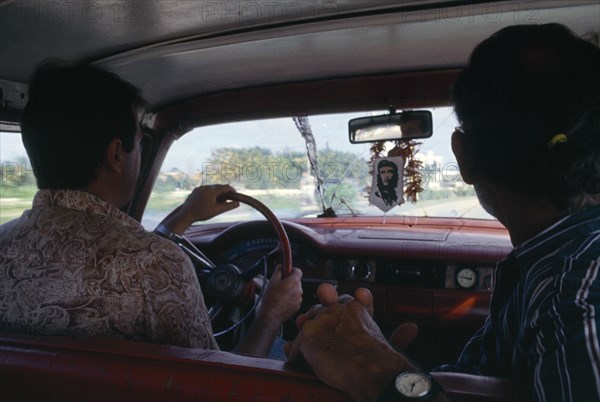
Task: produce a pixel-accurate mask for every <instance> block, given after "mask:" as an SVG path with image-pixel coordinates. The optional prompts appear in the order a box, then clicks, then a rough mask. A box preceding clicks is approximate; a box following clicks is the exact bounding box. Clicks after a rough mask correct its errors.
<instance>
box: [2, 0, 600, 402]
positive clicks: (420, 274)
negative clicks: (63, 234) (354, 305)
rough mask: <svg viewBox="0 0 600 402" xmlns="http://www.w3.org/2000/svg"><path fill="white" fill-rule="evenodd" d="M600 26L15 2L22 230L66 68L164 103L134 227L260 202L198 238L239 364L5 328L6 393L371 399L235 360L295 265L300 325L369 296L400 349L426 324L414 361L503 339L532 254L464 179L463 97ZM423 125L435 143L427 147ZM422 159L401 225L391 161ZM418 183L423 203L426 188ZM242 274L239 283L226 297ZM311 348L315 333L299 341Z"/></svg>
mask: <svg viewBox="0 0 600 402" xmlns="http://www.w3.org/2000/svg"><path fill="white" fill-rule="evenodd" d="M599 16H600V3H598V1H597V0H591V1H590V0H587V1H586V0H576V1H557V0H549V1H545V0H543V1H536V2H523V1H453V0H448V1H437V0H426V1H411V0H398V1H389V0H369V1H367V0H364V1H355V0H309V1H278V2H272V1H262V0H259V1H205V0H200V1H171V0H156V1H140V0H111V1H102V2H84V1H69V2H61V1H54V0H34V1H0V90H1V91H0V132H1V134H0V141H1V142H0V162H1V164H2V184H1V186H0V223H5V222H7V221H9V220H11V219H14V218H17V217H19V216H20V214H21V213H22V211H23V210H25V209H27V208H29V207H30V205H31V199H32V197H33V194H34V193H35V180H34V178H33V176H32V171H31V167H30V165H29V164H28V160H27V157H26V154H25V152H24V149H23V148H22V145H21V139H20V134H19V132H20V127H19V121H20V116H21V113H22V110H23V108H24V106H25V104H26V102H27V88H28V85H27V83H28V81H29V79H30V75H31V73H32V72H33V71H34V69H35V67H36V66H37V65H38V64H39V63H40V62H41V61H43V60H46V59H48V58H60V59H66V60H76V61H85V62H89V63H91V64H93V65H97V66H100V67H102V68H104V69H107V70H109V71H112V72H114V73H116V74H117V75H119V76H120V77H122V78H124V79H126V80H127V81H129V82H131V83H132V84H134V85H135V86H137V87H139V88H140V89H141V90H142V93H143V95H144V97H145V99H146V101H147V107H146V110H145V113H144V116H143V119H142V127H143V134H144V139H143V152H142V164H141V170H140V176H139V179H138V182H137V183H136V189H135V193H134V197H133V199H132V200H131V202H130V203H129V204H128V205H127V206H126V207H125V208H124V211H125V212H126V213H128V214H129V215H131V216H132V217H133V218H135V219H137V220H139V221H140V222H141V223H142V225H143V226H144V227H145V228H146V229H147V230H149V231H152V230H154V228H155V227H156V225H157V224H158V223H159V222H160V221H161V220H162V219H163V218H164V217H165V216H166V215H167V214H168V213H169V211H171V210H172V209H173V208H175V207H177V205H179V204H180V203H181V202H182V201H183V200H184V199H185V197H186V196H187V194H189V193H190V191H191V190H192V189H193V188H194V187H196V186H198V185H204V184H220V183H229V184H231V185H232V186H233V187H234V188H235V189H236V191H237V193H236V194H231V195H229V198H230V199H235V200H238V201H240V202H241V203H242V205H241V206H240V207H239V208H238V209H236V210H234V211H230V212H228V213H225V214H223V215H220V216H217V217H215V218H213V219H212V220H209V221H206V222H197V223H196V224H194V225H192V226H191V227H190V228H189V229H188V230H187V232H186V234H185V237H183V238H180V239H177V240H176V242H177V243H178V244H179V246H180V247H181V248H182V249H183V250H184V251H185V252H186V253H187V254H188V255H189V256H190V258H191V259H192V261H193V262H194V265H195V266H196V269H197V273H198V279H199V281H200V284H201V286H202V288H203V294H204V296H205V301H206V304H207V307H208V308H209V315H210V317H211V319H212V326H213V332H214V333H215V334H216V339H217V341H218V343H219V346H220V349H221V350H219V351H214V350H201V349H186V348H181V347H176V346H169V345H155V344H150V343H144V342H131V341H115V340H106V339H75V338H68V337H63V336H43V335H33V334H15V333H10V332H7V331H2V330H0V389H2V394H3V396H6V398H7V399H6V400H60V401H65V400H91V401H96V400H97V401H104V400H145V401H146V400H182V401H183V400H185V401H187V400H190V401H191V400H210V401H249V400H261V401H282V400H286V401H304V400H314V401H325V400H327V401H348V400H350V397H349V396H348V395H346V394H344V393H342V392H341V391H338V390H336V389H334V388H332V387H329V386H327V385H325V384H323V383H321V382H320V381H319V380H318V379H317V377H316V376H315V375H314V374H313V373H312V371H311V369H310V367H308V365H306V364H302V363H289V362H286V361H285V357H282V356H281V354H280V355H279V356H275V355H273V356H272V357H270V358H266V359H265V358H258V357H253V356H242V355H236V354H233V353H230V352H229V351H230V350H231V349H233V347H234V346H235V345H236V343H237V341H239V339H240V337H242V336H243V335H244V330H245V328H246V327H247V325H248V323H249V322H250V320H252V315H253V311H254V309H255V308H256V305H257V303H258V302H259V301H260V289H261V288H263V287H264V285H265V283H266V281H267V280H268V277H269V276H270V274H271V273H272V271H273V269H274V268H275V266H276V265H277V264H280V263H283V264H284V266H288V267H289V266H294V267H298V268H300V269H301V270H302V272H303V278H302V287H303V292H304V295H303V302H302V307H301V309H300V312H304V311H306V310H307V309H308V308H309V307H310V306H311V305H313V304H315V303H316V302H317V298H316V289H317V287H318V286H319V284H321V283H330V284H332V285H334V286H335V287H336V288H337V289H338V291H339V292H340V293H348V294H352V293H353V292H354V291H355V290H356V289H357V288H359V287H366V288H368V289H369V290H370V291H371V292H372V294H373V296H374V303H375V304H374V319H375V321H376V322H377V324H378V325H379V326H380V328H381V329H382V331H383V333H384V334H385V335H386V336H389V335H390V334H391V333H392V332H393V330H394V329H395V328H396V327H397V326H398V325H400V324H403V323H406V322H414V323H416V324H417V325H418V327H419V336H418V338H417V339H416V341H415V342H414V343H413V344H411V345H410V346H409V348H408V349H407V350H406V354H407V355H408V356H409V357H410V358H411V359H412V360H414V361H415V362H418V364H419V365H420V366H421V367H422V368H423V369H424V370H432V369H434V368H435V367H438V366H440V365H442V364H446V363H453V362H454V361H455V360H456V358H457V357H458V355H459V353H460V351H461V350H462V347H463V346H464V345H465V343H466V342H467V341H468V339H469V338H470V337H471V336H472V335H473V333H474V332H475V331H476V330H477V329H478V328H479V327H480V326H481V325H482V324H483V322H484V320H485V318H486V316H487V313H488V305H489V302H490V297H491V292H492V289H493V286H494V270H495V263H496V262H497V261H498V260H500V259H502V258H503V257H504V256H505V255H507V254H508V253H509V252H510V250H511V248H512V245H511V242H510V239H509V237H508V233H507V231H506V229H505V228H504V227H503V226H502V225H501V224H500V223H499V222H498V221H497V220H495V219H494V218H493V217H492V216H490V215H489V214H487V212H485V210H484V209H483V208H482V207H481V205H480V204H479V202H478V200H477V197H476V195H475V193H474V191H473V189H472V187H471V186H469V185H467V184H465V183H464V182H463V181H462V178H461V177H460V173H459V171H458V167H457V164H456V160H455V159H454V156H453V155H452V152H451V150H450V135H451V134H452V132H453V130H454V128H455V127H456V126H458V123H457V121H456V117H455V116H454V113H453V111H452V105H451V102H450V94H451V88H452V83H453V82H454V80H455V79H456V77H457V74H458V73H459V72H460V71H461V68H463V67H464V66H465V65H466V63H467V61H468V56H469V54H470V52H471V51H472V49H473V48H474V47H475V46H476V45H477V43H479V42H480V41H482V40H483V39H485V38H487V37H489V36H490V35H491V34H493V33H494V32H496V31H498V30H499V29H501V28H503V27H506V26H509V25H514V24H542V23H549V22H558V23H561V24H565V25H566V26H568V27H569V28H570V29H572V30H573V31H574V32H576V33H577V34H579V35H588V34H589V33H590V32H594V31H596V32H598V31H599V30H600V17H599ZM411 118H412V119H413V120H412V123H415V122H416V123H418V124H421V125H420V126H419V127H417V128H416V129H415V128H414V127H413V128H412V129H411V130H409V129H405V126H403V125H402V124H403V123H404V122H406V121H409V120H410V119H411ZM422 118H423V119H424V120H421V119H422ZM390 126H393V127H394V129H395V130H397V129H398V127H402V129H401V133H400V131H398V133H394V132H392V133H389V132H388V131H386V130H385V128H386V127H388V128H389V127H390ZM413 126H414V124H413ZM403 147H405V148H406V147H413V148H414V150H415V151H416V152H415V153H413V155H410V154H406V155H409V156H407V157H405V162H406V159H410V158H411V157H414V159H415V160H416V161H417V162H415V163H416V164H417V166H418V167H419V171H420V173H419V174H417V175H415V174H414V172H413V173H411V172H407V170H406V169H400V170H401V171H402V170H404V177H403V178H402V177H401V180H400V184H399V187H397V188H399V189H400V194H399V201H398V202H397V205H394V206H393V208H391V209H389V210H387V211H383V210H381V209H380V208H378V206H377V205H375V203H374V202H373V201H372V200H373V197H375V195H374V194H377V191H376V187H377V186H378V183H377V175H378V172H377V169H376V168H375V165H374V162H373V161H374V160H377V159H376V158H381V157H386V156H387V157H391V156H393V154H394V152H393V151H394V150H397V149H398V148H403ZM388 152H390V153H388ZM415 177H416V180H418V181H417V184H418V187H420V190H422V191H419V192H416V193H415V192H411V191H407V183H408V182H410V180H415ZM402 190H404V194H402ZM232 266H233V267H234V268H233V271H235V272H234V274H233V276H235V280H232V283H231V284H229V287H227V288H226V289H224V288H223V287H221V288H219V284H220V283H221V284H222V281H220V280H219V278H222V277H224V276H227V277H228V278H229V276H228V275H230V271H231V270H232V268H231V267H232ZM228 270H229V271H228ZM249 286H251V287H249ZM240 289H242V290H240ZM248 289H251V292H252V294H251V295H250V296H251V297H248V294H247V293H244V294H243V295H241V294H240V293H243V292H245V291H247V290H248ZM242 296H243V297H242ZM296 334H297V329H296V326H295V324H294V322H293V321H290V322H288V323H286V324H285V325H284V326H283V327H282V328H281V331H280V336H281V338H282V339H283V340H292V339H294V337H295V336H296ZM348 336H351V334H348ZM340 358H343V356H340ZM433 375H434V377H435V378H436V380H437V381H438V382H439V383H440V384H441V385H442V386H443V388H444V389H445V390H446V392H447V393H448V394H449V395H450V397H451V398H453V400H457V401H520V400H524V401H525V400H528V390H527V389H524V387H523V386H522V385H521V384H520V383H519V381H518V379H503V378H494V377H482V376H475V375H470V374H461V373H446V372H440V373H433Z"/></svg>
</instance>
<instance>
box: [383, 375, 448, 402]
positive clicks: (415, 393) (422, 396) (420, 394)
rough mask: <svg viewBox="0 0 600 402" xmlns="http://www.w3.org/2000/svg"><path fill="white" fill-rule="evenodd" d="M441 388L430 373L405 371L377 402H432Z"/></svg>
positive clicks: (394, 380)
mask: <svg viewBox="0 0 600 402" xmlns="http://www.w3.org/2000/svg"><path fill="white" fill-rule="evenodd" d="M439 390H440V386H439V385H438V384H437V383H436V382H435V380H434V379H433V377H431V375H429V374H428V373H424V372H421V371H404V372H402V373H400V374H398V375H397V376H396V377H395V378H394V379H393V380H392V381H391V382H390V383H389V384H388V386H387V387H385V389H384V390H383V393H382V394H381V396H380V397H379V398H378V399H377V402H405V401H419V402H425V401H430V400H432V399H433V397H434V396H435V395H436V394H437V393H438V391H439Z"/></svg>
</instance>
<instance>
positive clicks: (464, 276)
mask: <svg viewBox="0 0 600 402" xmlns="http://www.w3.org/2000/svg"><path fill="white" fill-rule="evenodd" d="M456 283H457V284H458V286H459V287H461V288H464V289H471V288H474V287H475V285H476V283H477V272H475V270H474V269H472V268H461V269H459V270H458V272H457V274H456Z"/></svg>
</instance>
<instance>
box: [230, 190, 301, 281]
mask: <svg viewBox="0 0 600 402" xmlns="http://www.w3.org/2000/svg"><path fill="white" fill-rule="evenodd" d="M221 198H222V199H224V200H231V201H238V202H241V203H242V204H246V205H248V206H250V207H252V208H254V209H256V210H257V211H258V212H260V213H261V214H262V215H263V216H264V217H265V218H266V219H267V221H269V223H270V224H271V226H273V229H275V232H276V234H277V236H278V237H279V253H280V255H281V261H280V263H281V264H282V266H283V271H282V273H283V276H284V277H285V276H286V275H287V274H289V273H290V272H291V271H292V248H291V246H290V239H289V238H288V235H287V233H286V231H285V229H284V228H283V225H282V224H281V221H280V220H279V219H278V218H277V217H276V216H275V214H273V212H271V210H270V209H269V208H268V207H267V206H266V205H265V204H263V203H262V202H260V201H258V200H257V199H256V198H252V197H250V196H248V195H245V194H241V193H233V192H232V193H227V194H224V195H223V196H221Z"/></svg>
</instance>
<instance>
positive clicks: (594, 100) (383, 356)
mask: <svg viewBox="0 0 600 402" xmlns="http://www.w3.org/2000/svg"><path fill="white" fill-rule="evenodd" d="M599 72H600V49H599V48H598V46H597V45H595V44H592V43H590V42H588V41H586V40H583V39H580V38H578V37H576V36H575V35H573V33H571V32H570V31H569V30H568V29H567V28H566V27H564V26H561V25H558V24H548V25H540V26H535V25H528V26H514V27H508V28H505V29H502V30H501V31H499V32H497V33H496V34H494V35H492V36H491V37H490V38H488V39H487V40H485V41H484V42H482V43H481V44H480V45H478V46H477V47H476V48H475V50H474V52H473V53H472V55H471V58H470V60H469V64H468V66H467V67H466V68H465V70H464V71H463V72H461V74H460V75H459V77H458V80H457V82H456V84H455V86H454V89H453V101H454V106H455V112H456V115H457V117H458V120H459V121H460V124H461V126H460V127H459V128H457V130H456V132H455V133H454V135H453V137H452V148H453V151H454V153H455V155H456V157H457V161H458V163H459V166H460V170H461V174H462V176H463V178H464V180H465V181H466V182H467V183H471V184H473V185H474V187H475V190H476V192H477V195H478V197H479V200H480V202H481V204H482V205H483V206H484V208H486V210H487V211H488V212H490V213H491V214H492V215H494V216H495V217H496V218H498V220H499V221H500V222H502V223H503V224H504V225H505V226H506V227H507V229H508V232H509V234H510V237H511V240H512V243H513V244H514V250H513V252H512V253H510V255H509V256H508V257H507V258H506V259H504V260H503V261H501V262H499V264H498V267H497V270H496V281H495V286H494V293H493V296H492V301H491V305H490V315H489V317H488V319H487V320H486V322H485V325H484V326H483V328H481V329H480V330H479V331H478V332H477V334H476V335H475V336H474V337H473V338H472V339H471V340H470V341H469V342H468V344H467V345H466V346H465V348H464V350H463V352H462V354H461V356H460V358H459V360H458V362H456V364H454V365H449V366H444V367H443V368H441V369H444V370H453V371H462V372H466V373H473V374H481V375H490V376H500V377H508V378H514V379H518V380H520V381H523V382H525V383H526V384H527V389H528V390H529V391H530V395H529V397H530V398H531V399H533V400H534V401H557V402H558V401H560V402H568V401H586V402H587V401H600V346H599V341H598V330H599V327H600V279H599V278H598V271H599V270H600V74H599ZM361 292H363V293H361V294H356V295H355V300H354V301H351V302H347V303H346V304H340V303H336V302H337V301H338V300H337V294H335V291H334V290H332V289H321V292H320V293H321V295H322V297H321V301H322V303H323V304H326V305H328V306H327V307H324V308H321V309H313V310H312V311H311V312H310V313H309V314H308V315H306V316H304V317H303V318H302V319H301V320H300V321H299V324H300V325H301V332H300V335H299V337H298V338H297V339H296V340H295V341H294V343H293V344H291V345H288V351H289V354H290V357H291V358H295V357H297V356H299V355H303V356H304V357H305V358H306V360H307V361H308V362H309V363H310V364H311V366H312V367H313V368H314V369H315V372H316V373H317V375H318V376H319V377H320V378H321V379H322V380H323V381H324V382H326V383H328V384H331V385H333V386H336V387H338V388H340V389H342V390H345V391H347V392H349V393H350V394H351V395H352V396H353V397H354V398H355V399H357V400H380V401H382V400H388V399H385V396H387V395H389V394H387V393H384V394H383V395H384V397H383V398H382V397H380V395H382V392H384V389H385V390H386V392H387V390H388V389H389V386H388V387H386V385H385V384H386V383H388V382H390V381H393V380H394V379H396V380H397V379H399V378H400V375H399V374H400V373H402V372H405V371H407V370H418V369H415V366H414V365H413V364H412V363H411V362H410V361H409V360H408V359H406V358H405V357H404V356H403V355H402V354H400V353H397V352H395V351H392V350H391V348H390V347H389V346H388V345H387V344H386V343H385V340H384V339H383V337H382V336H380V334H381V333H380V332H379V331H378V329H377V327H376V325H375V324H374V323H373V322H372V320H371V318H370V316H369V314H367V312H366V311H367V310H366V309H365V308H364V307H363V306H368V305H370V303H371V302H372V298H371V296H370V295H365V293H364V292H365V290H364V289H363V290H361ZM361 304H362V306H361ZM596 309H598V310H599V311H598V312H597V311H596ZM365 328H367V330H365ZM347 331H348V332H350V331H352V333H349V334H348V336H339V334H340V333H342V334H343V333H345V332H347ZM327 334H331V336H327ZM323 339H325V340H323ZM328 339H335V342H333V341H332V342H328V341H327V340H328ZM357 345H360V347H357ZM336 356H350V359H351V360H352V361H350V362H349V361H348V358H345V359H339V358H337V357H336ZM365 368H367V369H365ZM415 384H416V383H412V387H414V386H415ZM399 392H401V390H399ZM403 398H404V399H403ZM389 400H411V399H410V398H407V397H402V396H398V398H396V399H389ZM418 400H425V399H423V398H421V399H418ZM426 400H435V401H437V400H444V395H443V393H442V392H434V393H432V395H431V396H428V397H427V398H426Z"/></svg>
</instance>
